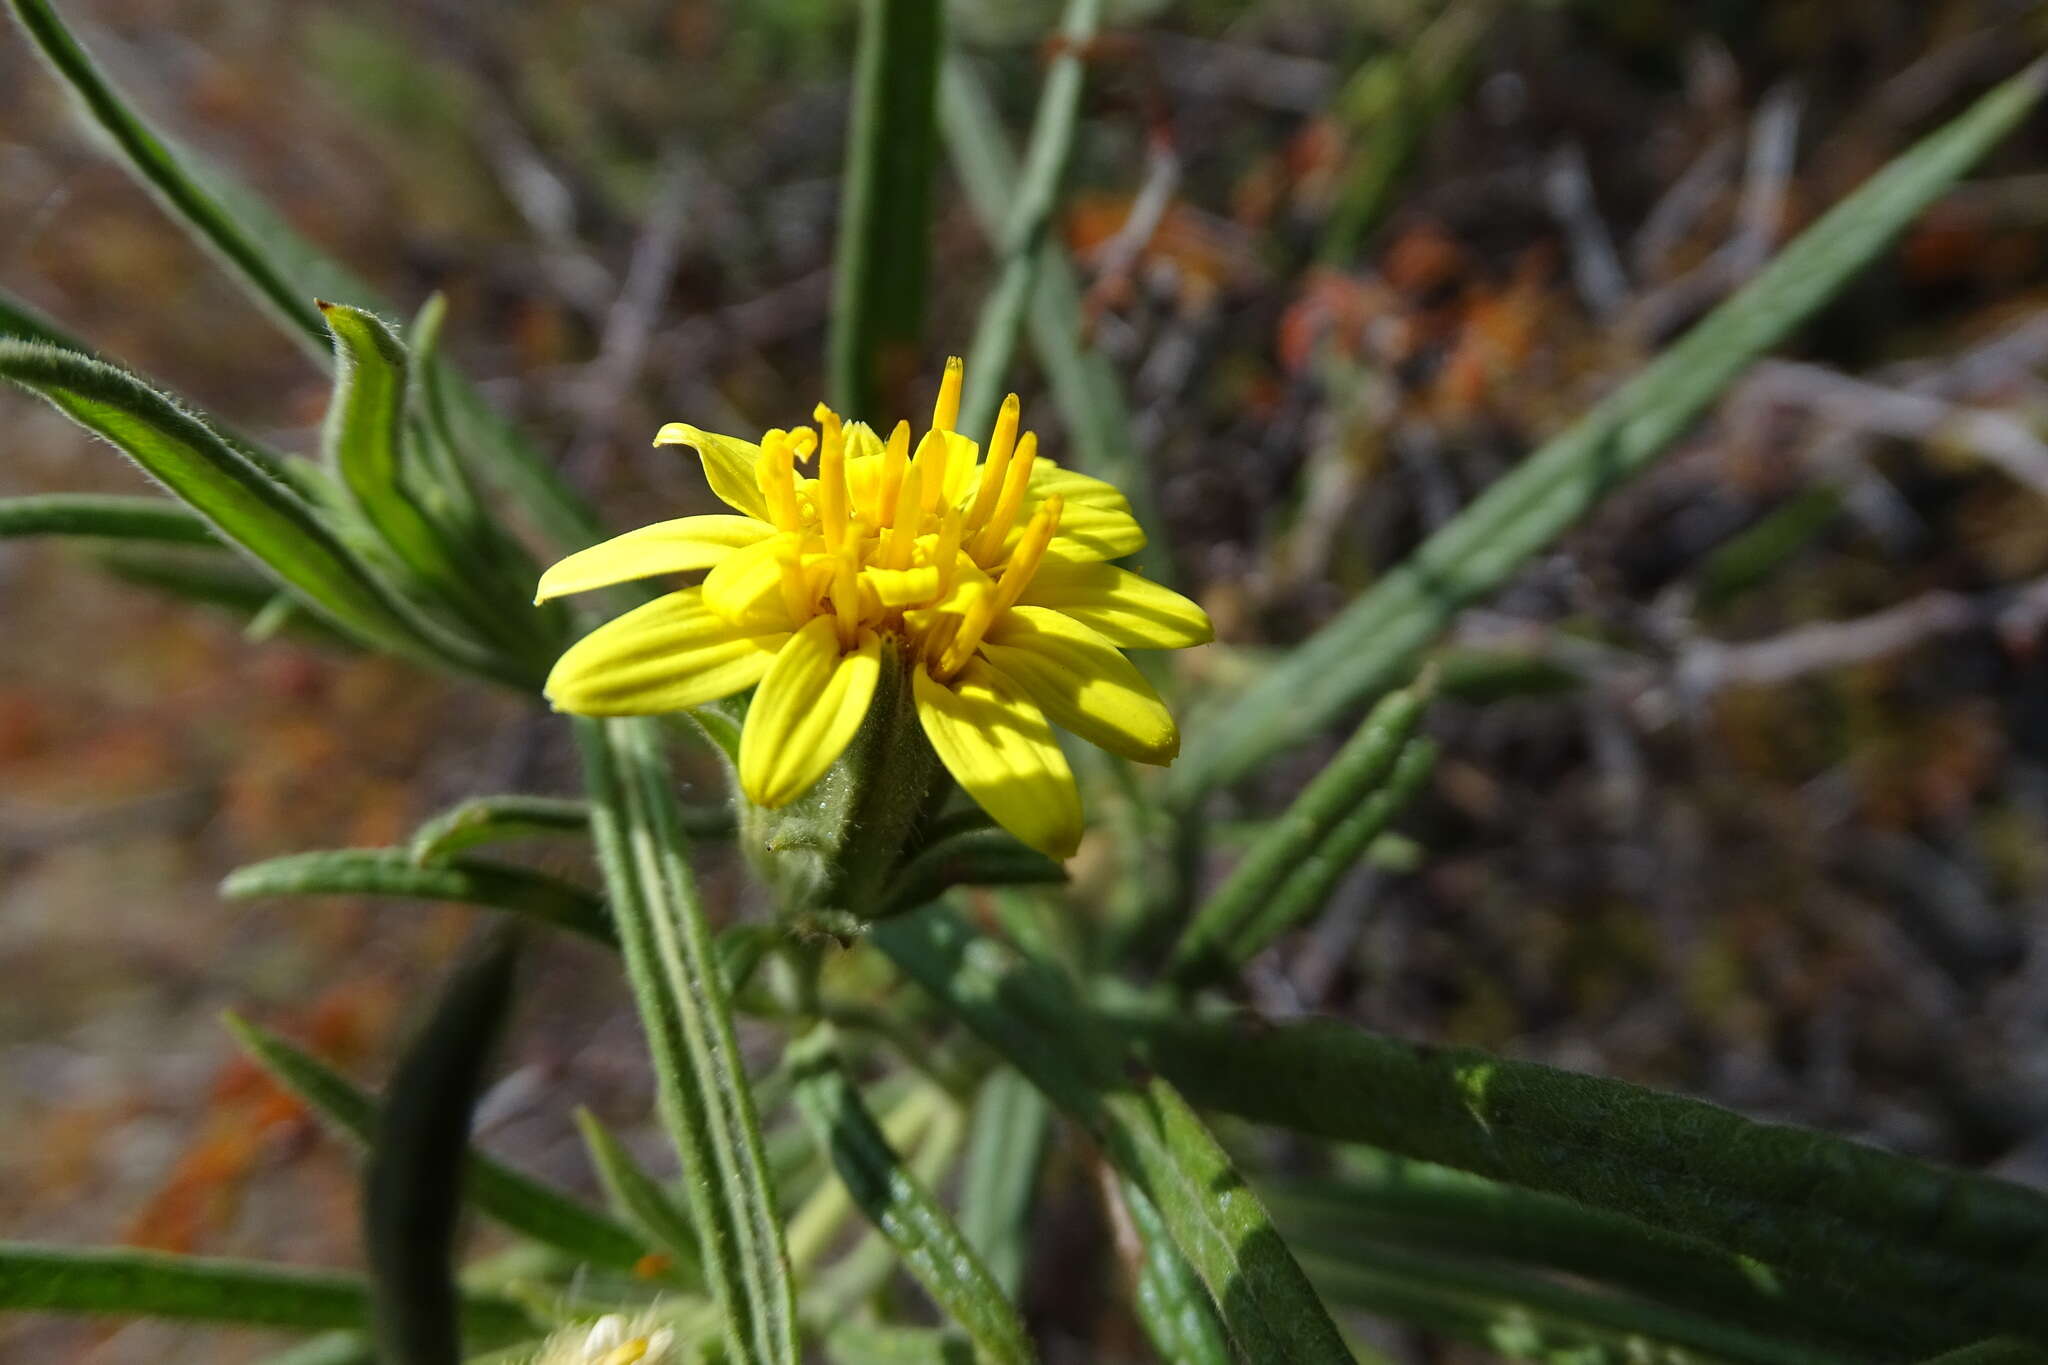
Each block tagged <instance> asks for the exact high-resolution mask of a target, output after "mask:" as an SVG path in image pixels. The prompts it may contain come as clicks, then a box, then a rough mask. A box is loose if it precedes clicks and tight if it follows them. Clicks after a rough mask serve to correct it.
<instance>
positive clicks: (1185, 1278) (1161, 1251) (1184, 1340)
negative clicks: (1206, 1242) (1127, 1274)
mask: <svg viewBox="0 0 2048 1365" xmlns="http://www.w3.org/2000/svg"><path fill="white" fill-rule="evenodd" d="M1117 1197H1118V1198H1119V1199H1120V1200H1122V1201H1123V1207H1124V1210H1125V1212H1126V1213H1127V1214H1128V1215H1129V1217H1130V1220H1131V1229H1132V1231H1133V1232H1135V1233H1136V1234H1137V1236H1138V1241H1139V1244H1140V1246H1141V1248H1142V1258H1141V1259H1140V1261H1139V1263H1138V1283H1137V1286H1136V1293H1135V1294H1134V1295H1133V1300H1134V1303H1135V1306H1136V1308H1137V1310H1138V1320H1139V1321H1140V1322H1142V1323H1144V1324H1145V1332H1146V1334H1147V1335H1149V1336H1150V1337H1151V1338H1152V1344H1153V1346H1155V1347H1156V1348H1158V1351H1159V1357H1160V1359H1162V1360H1170V1361H1174V1362H1176V1365H1228V1363H1229V1360H1230V1347H1229V1344H1228V1343H1227V1342H1225V1341H1224V1339H1223V1328H1222V1326H1221V1325H1220V1324H1218V1323H1217V1321H1216V1310H1215V1309H1214V1308H1213V1307H1212V1306H1211V1305H1210V1303H1209V1296H1208V1295H1207V1294H1205V1293H1204V1292H1203V1291H1202V1282H1201V1281H1200V1280H1198V1279H1196V1278H1195V1272H1194V1271H1193V1270H1191V1269H1189V1268H1188V1263H1187V1262H1186V1261H1185V1260H1184V1259H1182V1257H1181V1254H1180V1253H1179V1252H1178V1251H1176V1250H1174V1246H1173V1234H1172V1233H1170V1232H1168V1231H1167V1228H1166V1220H1165V1219H1164V1218H1162V1217H1160V1214H1159V1208H1158V1206H1157V1205H1155V1204H1154V1203H1153V1202H1152V1200H1151V1198H1150V1197H1149V1196H1148V1195H1147V1194H1146V1193H1145V1192H1144V1191H1143V1190H1141V1189H1139V1188H1138V1187H1137V1186H1136V1185H1135V1184H1133V1183H1131V1181H1130V1180H1128V1179H1123V1178H1119V1180H1118V1182H1117Z"/></svg>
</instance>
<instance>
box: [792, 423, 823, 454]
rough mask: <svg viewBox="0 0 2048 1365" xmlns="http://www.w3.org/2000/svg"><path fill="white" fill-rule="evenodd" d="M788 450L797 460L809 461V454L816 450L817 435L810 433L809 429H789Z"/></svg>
mask: <svg viewBox="0 0 2048 1365" xmlns="http://www.w3.org/2000/svg"><path fill="white" fill-rule="evenodd" d="M789 448H790V450H791V451H792V452H794V453H795V455H796V457H797V459H799V460H808V459H810V458H811V452H812V451H814V450H816V449H817V448H818V433H817V432H815V431H812V430H811V429H810V428H809V427H791V428H790V429H789Z"/></svg>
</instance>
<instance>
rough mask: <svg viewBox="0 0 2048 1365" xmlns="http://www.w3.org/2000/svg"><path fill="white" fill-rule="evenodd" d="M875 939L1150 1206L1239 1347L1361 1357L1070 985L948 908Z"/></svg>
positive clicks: (1284, 1354) (1212, 1149)
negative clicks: (1098, 1147)
mask: <svg viewBox="0 0 2048 1365" xmlns="http://www.w3.org/2000/svg"><path fill="white" fill-rule="evenodd" d="M873 938H874V942H875V945H876V946H877V947H879V948H881V949H882V951H883V952H885V953H887V954H888V955H889V956H890V957H891V958H892V959H893V960H894V961H895V962H896V964H897V965H898V966H899V967H901V968H902V969H903V970H904V972H905V973H907V974H908V975H909V976H910V977H911V978H912V979H913V980H915V981H916V982H917V983H918V984H919V985H920V986H922V987H924V989H925V990H927V991H929V992H930V993H931V994H932V995H933V996H934V997H935V998H937V999H938V1000H939V1001H940V1003H942V1004H944V1005H945V1006H946V1007H947V1008H948V1009H949V1010H951V1011H952V1012H953V1013H955V1014H956V1015H958V1016H959V1018H960V1020H961V1022H963V1023H965V1024H966V1025H967V1026H968V1027H969V1028H971V1029H973V1030H974V1031H975V1033H977V1034H978V1035H980V1036H981V1038H982V1039H983V1041H985V1042H987V1043H988V1044H989V1045H990V1046H992V1047H994V1048H996V1049H997V1050H998V1051H999V1052H1001V1053H1002V1054H1003V1055H1004V1057H1005V1058H1006V1059H1007V1060H1008V1061H1009V1062H1010V1063H1011V1064H1012V1065H1013V1066H1015V1067H1016V1068H1017V1069H1018V1070H1019V1071H1021V1072H1023V1073H1024V1074H1025V1075H1026V1076H1028V1077H1030V1078H1031V1080H1032V1082H1033V1084H1035V1085H1037V1086H1038V1087H1039V1089H1041V1090H1043V1091H1044V1092H1045V1094H1046V1097H1047V1098H1048V1099H1050V1100H1052V1102H1053V1103H1054V1104H1056V1105H1058V1106H1059V1107H1060V1108H1061V1109H1063V1110H1065V1111H1066V1113H1067V1114H1068V1116H1069V1117H1071V1118H1073V1119H1074V1120H1075V1121H1077V1122H1079V1123H1080V1124H1081V1125H1082V1126H1083V1127H1084V1128H1086V1129H1087V1130H1088V1131H1089V1133H1090V1134H1091V1135H1092V1136H1094V1138H1095V1139H1096V1141H1098V1142H1100V1143H1101V1144H1102V1147H1103V1151H1104V1153H1105V1154H1106V1155H1107V1156H1108V1157H1109V1159H1110V1160H1111V1162H1113V1163H1114V1164H1115V1165H1116V1167H1117V1169H1118V1170H1119V1171H1121V1172H1123V1173H1124V1174H1125V1175H1126V1176H1128V1177H1129V1178H1130V1179H1131V1181H1132V1183H1133V1184H1134V1185H1136V1186H1137V1187H1138V1188H1139V1189H1140V1190H1142V1191H1143V1192H1144V1193H1145V1194H1147V1195H1148V1196H1150V1197H1151V1199H1152V1200H1153V1202H1154V1203H1156V1204H1157V1205H1158V1206H1159V1211H1160V1213H1161V1215H1162V1217H1163V1219H1164V1221H1165V1224H1166V1227H1167V1229H1168V1231H1169V1233H1170V1234H1171V1235H1172V1237H1173V1240H1174V1244H1175V1245H1176V1246H1177V1247H1178V1248H1179V1250H1180V1252H1181V1254H1182V1255H1183V1256H1185V1257H1186V1258H1187V1260H1188V1263H1189V1264H1190V1265H1191V1266H1192V1267H1193V1268H1194V1270H1195V1273H1196V1274H1197V1275H1199V1276H1200V1277H1201V1279H1202V1282H1203V1284H1204V1285H1206V1286H1207V1288H1208V1290H1209V1293H1210V1295H1211V1297H1212V1298H1214V1299H1215V1301H1216V1306H1217V1308H1218V1309H1219V1310H1220V1312H1221V1313H1222V1317H1223V1322H1224V1325H1225V1327H1227V1328H1228V1329H1229V1331H1230V1333H1231V1335H1232V1336H1233V1337H1234V1338H1236V1340H1237V1344H1238V1346H1239V1348H1240V1349H1241V1350H1243V1351H1244V1352H1245V1353H1246V1354H1247V1355H1250V1356H1252V1357H1253V1358H1255V1359H1258V1360H1261V1361H1274V1362H1281V1361H1348V1360H1349V1359H1350V1358H1351V1357H1350V1355H1349V1353H1348V1352H1347V1351H1346V1350H1345V1349H1344V1345H1343V1342H1342V1340H1341V1339H1340V1338H1339V1336H1338V1335H1337V1329H1336V1327H1335V1325H1334V1324H1332V1323H1331V1321H1330V1318H1329V1315H1328V1314H1327V1313H1326V1312H1325V1311H1324V1309H1323V1307H1322V1304H1321V1302H1320V1301H1319V1300H1318V1299H1317V1298H1316V1296H1315V1293H1314V1291H1313V1290H1311V1289H1310V1288H1309V1286H1308V1281H1307V1279H1306V1278H1305V1277H1304V1276H1303V1275H1302V1273H1301V1269H1300V1267H1299V1266H1298V1265H1296V1264H1295V1261H1294V1258H1293V1256H1292V1255H1290V1254H1289V1253H1288V1250H1287V1247H1286V1244H1285V1243H1283V1242H1282V1241H1281V1240H1280V1236H1279V1234H1278V1233H1277V1232H1275V1231H1274V1229H1273V1225H1272V1223H1271V1221H1270V1220H1269V1219H1268V1218H1267V1217H1266V1212H1265V1210H1264V1209H1263V1208H1262V1207H1260V1205H1259V1202H1258V1199H1257V1197H1256V1196H1254V1195H1253V1194H1252V1192H1251V1190H1250V1189H1249V1188H1248V1187H1247V1186H1246V1185H1245V1182H1244V1180H1243V1178H1242V1177H1241V1176H1239V1175H1238V1173H1237V1171H1236V1169H1235V1168H1234V1167H1233V1166H1232V1165H1231V1162H1230V1159H1229V1157H1227V1156H1226V1155H1225V1154H1224V1152H1223V1150H1222V1149H1221V1148H1220V1147H1219V1146H1217V1144H1216V1140H1215V1139H1214V1138H1212V1137H1211V1136H1210V1135H1209V1134H1208V1132H1207V1130H1205V1129H1204V1128H1203V1127H1202V1125H1201V1123H1200V1121H1199V1120H1197V1119H1196V1118H1195V1116H1194V1114H1193V1112H1192V1111H1190V1110H1189V1109H1188V1108H1187V1106H1186V1105H1185V1104H1184V1103H1183V1102H1182V1100H1181V1098H1180V1096H1179V1095H1178V1094H1177V1093H1176V1092H1175V1090H1174V1089H1173V1087H1172V1086H1170V1085H1168V1084H1166V1083H1165V1082H1163V1081H1161V1080H1159V1079H1158V1078H1156V1077H1149V1076H1142V1075H1138V1076H1131V1075H1127V1074H1126V1073H1125V1071H1124V1069H1123V1067H1122V1065H1121V1062H1120V1058H1119V1051H1120V1049H1118V1048H1116V1047H1114V1046H1112V1045H1110V1043H1109V1042H1108V1040H1107V1038H1106V1037H1105V1036H1102V1035H1100V1034H1098V1033H1097V1032H1096V1031H1095V1030H1093V1029H1092V1028H1090V1027H1089V1024H1088V1021H1087V1018H1086V1016H1085V1012H1084V1011H1082V1010H1081V1009H1080V1008H1079V1006H1078V1003H1077V1002H1076V1001H1075V1000H1074V998H1073V995H1072V992H1071V989H1070V988H1069V987H1068V985H1067V983H1066V982H1065V980H1064V979H1063V978H1061V977H1060V976H1059V975H1058V974H1057V973H1056V972H1054V971H1052V970H1051V969H1049V968H1047V967H1045V966H1044V965H1043V964H1039V963H1033V962H1031V961H1029V960H1027V959H1024V958H1022V957H1021V956H1019V955H1018V954H1016V953H1014V952H1012V951H1010V950H1008V949H1005V948H1004V947H1003V946H1002V945H1000V944H998V943H997V942H995V941H994V940H992V939H988V938H985V937H982V936H980V935H977V934H975V933H974V931H973V930H971V929H969V928H968V927H967V926H966V925H965V924H963V923H961V922H960V920H958V919H957V918H955V917H953V916H951V915H948V914H945V913H943V912H942V911H940V910H938V909H936V908H935V909H932V910H927V911H924V912H923V913H921V914H917V915H909V916H905V917H903V918H900V919H894V920H889V921H887V922H885V923H883V924H880V925H877V926H876V927H875V930H874V934H873Z"/></svg>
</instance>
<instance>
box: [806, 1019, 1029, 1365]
mask: <svg viewBox="0 0 2048 1365" xmlns="http://www.w3.org/2000/svg"><path fill="white" fill-rule="evenodd" d="M790 1061H791V1064H792V1065H793V1067H794V1069H795V1073H796V1092H795V1094H796V1107H797V1112H798V1113H799V1114H801V1115H802V1116H803V1120H804V1123H805V1124H806V1125H807V1126H808V1127H809V1128H810V1130H811V1136H812V1139H813V1140H814V1141H816V1142H817V1144H818V1146H819V1148H820V1149H821V1150H822V1151H824V1153H825V1154H826V1155H827V1156H828V1157H829V1158H830V1159H831V1162H832V1166H833V1169H834V1170H836V1171H838V1172H839V1178H840V1179H841V1180H842V1181H844V1182H845V1184H846V1189H847V1192H848V1193H849V1194H851V1195H852V1196H853V1202H854V1203H855V1204H857V1205H858V1206H859V1207H860V1210H861V1212H863V1213H865V1214H866V1215H867V1217H868V1221H869V1222H871V1223H873V1224H874V1225H875V1227H876V1228H878V1229H880V1230H881V1233H882V1235H883V1236H885V1237H887V1238H888V1239H889V1241H890V1242H891V1243H892V1244H893V1245H894V1246H895V1248H896V1251H897V1254H898V1255H899V1256H901V1257H902V1259H903V1265H904V1268H905V1269H907V1270H908V1271H909V1272H910V1273H911V1275H912V1276H913V1277H915V1278H916V1280H917V1282H918V1283H919V1284H921V1285H923V1286H924V1288H925V1290H926V1292H927V1293H929V1294H930V1295H931V1296H932V1299H933V1301H934V1302H936V1303H937V1304H938V1305H939V1307H941V1308H942V1309H944V1310H945V1311H946V1312H947V1313H948V1314H949V1315H950V1316H951V1317H952V1319H953V1321H955V1322H956V1323H958V1324H959V1325H960V1326H961V1327H962V1328H964V1329H965V1330H966V1332H967V1334H968V1335H969V1336H970V1337H972V1338H973V1339H974V1341H975V1342H976V1344H977V1345H979V1346H980V1347H981V1349H982V1351H983V1352H984V1353H985V1354H986V1355H987V1356H988V1357H989V1358H990V1359H992V1360H994V1361H997V1362H1001V1365H1025V1362H1029V1361H1031V1360H1033V1359H1034V1358H1035V1353H1034V1352H1033V1351H1032V1349H1031V1339H1030V1337H1029V1336H1027V1335H1026V1334H1025V1331H1024V1324H1023V1322H1022V1321H1021V1320H1020V1319H1019V1318H1018V1316H1017V1310H1016V1309H1015V1308H1014V1307H1013V1306H1012V1305H1011V1304H1010V1301H1009V1299H1008V1298H1007V1297H1006V1296H1005V1295H1004V1293H1003V1290H1002V1287H1001V1286H1000V1285H998V1284H997V1283H996V1282H995V1280H994V1278H993V1277H991V1276H990V1274H989V1273H988V1267H987V1266H985V1265H983V1264H982V1262H981V1258H980V1257H979V1256H977V1255H975V1252H974V1248H973V1247H972V1246H970V1245H969V1244H968V1242H967V1239H966V1238H965V1237H963V1236H961V1235H960V1230H959V1228H957V1227H955V1226H954V1225H953V1220H952V1219H951V1218H949V1217H948V1216H947V1215H946V1211H945V1210H944V1209H943V1208H941V1207H940V1206H939V1203H938V1201H937V1200H935V1199H934V1198H932V1195H931V1192H930V1191H929V1190H927V1189H926V1188H925V1187H924V1185H923V1184H921V1183H920V1182H919V1181H918V1180H917V1179H916V1178H915V1177H913V1176H912V1175H911V1173H910V1172H909V1170H908V1169H906V1168H905V1166H904V1165H903V1163H902V1161H901V1160H900V1159H899V1158H898V1157H897V1155H896V1153H895V1151H894V1149H892V1148H891V1147H890V1146H889V1140H888V1139H887V1138H886V1137H884V1136H883V1135H882V1130H881V1127H880V1125H878V1124H877V1123H876V1122H875V1120H874V1116H873V1115H872V1114H870V1113H868V1110H867V1106H866V1105H865V1104H863V1103H861V1098H860V1093H859V1092H858V1091H857V1090H855V1089H854V1086H853V1082H852V1081H851V1080H849V1079H848V1078H847V1075H846V1072H845V1070H844V1069H843V1067H842V1066H841V1064H840V1061H839V1054H838V1048H837V1043H836V1039H835V1036H834V1034H833V1030H832V1026H831V1025H830V1024H818V1025H816V1026H815V1027H813V1028H812V1030H811V1031H810V1033H808V1034H806V1035H805V1036H804V1037H803V1038H800V1039H798V1040H797V1041H796V1042H795V1043H793V1044H791V1046H790Z"/></svg>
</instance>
